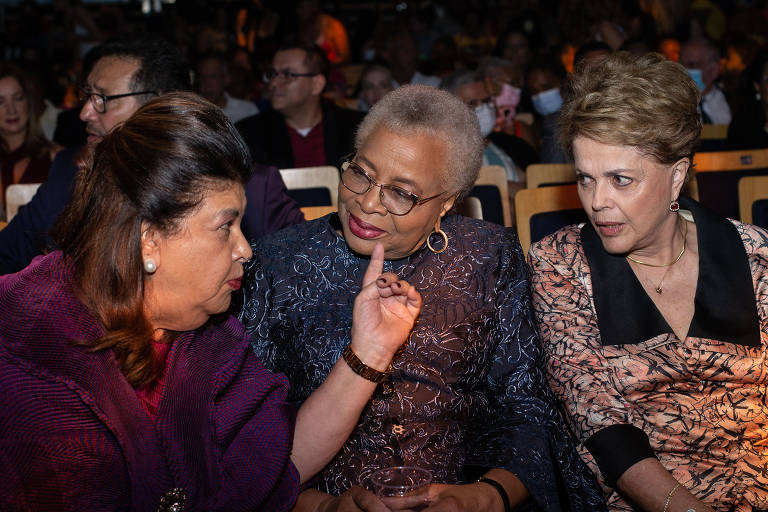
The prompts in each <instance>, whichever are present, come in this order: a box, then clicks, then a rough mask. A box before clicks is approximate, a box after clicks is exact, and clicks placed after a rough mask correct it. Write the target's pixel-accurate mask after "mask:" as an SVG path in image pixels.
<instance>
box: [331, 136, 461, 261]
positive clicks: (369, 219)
mask: <svg viewBox="0 0 768 512" xmlns="http://www.w3.org/2000/svg"><path fill="white" fill-rule="evenodd" d="M446 149H447V148H446V147H445V143H444V142H443V141H442V140H440V139H439V138H437V137H434V136H431V135H426V134H421V133H414V134H409V135H407V136H403V135H398V134H396V133H393V132H391V131H389V130H387V129H385V128H378V129H376V130H374V132H373V133H372V134H371V135H370V136H369V137H368V140H366V141H365V143H364V144H363V145H362V147H361V148H360V151H358V153H357V156H356V157H355V162H356V163H357V164H358V165H359V166H360V167H362V168H363V169H364V170H365V172H367V173H368V175H369V176H370V177H371V178H373V179H374V180H376V182H377V183H380V184H383V185H394V186H397V187H400V188H402V189H405V190H407V191H409V192H411V193H413V194H415V195H417V196H418V197H419V198H427V197H431V196H434V195H438V194H442V195H440V196H439V197H436V198H435V199H432V200H431V201H428V202H425V203H422V204H419V205H416V206H414V207H413V209H412V210H411V211H410V212H409V213H407V214H406V215H393V214H391V213H389V212H388V211H387V209H386V208H384V206H383V205H382V204H381V200H380V198H379V191H380V188H379V187H376V186H374V187H371V188H370V189H369V190H368V192H366V193H363V194H355V193H354V192H351V191H350V190H348V189H347V188H346V187H345V186H344V185H343V184H339V217H340V218H341V222H342V232H343V235H344V239H345V240H346V241H347V244H348V245H349V247H350V248H351V249H352V250H353V251H355V252H357V253H359V254H366V255H368V254H371V253H372V252H373V247H374V246H375V245H376V243H377V242H381V244H383V245H384V256H385V257H386V258H387V259H397V258H403V257H405V256H408V255H409V254H411V253H413V252H415V251H416V250H418V249H419V248H421V247H422V246H423V245H424V244H425V243H426V240H427V237H428V236H429V234H430V233H432V231H434V229H435V226H436V224H437V222H438V220H439V219H440V218H441V217H442V216H443V215H445V214H446V213H447V212H448V210H450V209H451V207H452V206H453V202H454V200H455V195H454V194H450V193H449V192H448V190H447V189H446V183H445V170H446V168H447V151H446Z"/></svg>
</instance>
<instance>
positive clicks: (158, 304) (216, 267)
mask: <svg viewBox="0 0 768 512" xmlns="http://www.w3.org/2000/svg"><path fill="white" fill-rule="evenodd" d="M244 211H245V191H244V190H243V187H242V186H241V185H240V184H237V183H216V184H214V185H212V186H211V188H210V191H209V192H208V193H207V194H206V196H205V197H204V199H203V201H202V203H201V205H200V206H199V207H198V208H197V209H196V210H195V211H194V212H193V213H192V214H191V215H189V216H187V217H186V218H185V219H183V220H182V221H181V229H180V230H179V231H178V232H176V233H174V234H172V235H169V236H165V235H162V234H158V233H157V232H154V231H152V230H151V229H150V230H149V231H146V232H145V234H144V235H143V236H142V257H143V259H144V261H146V260H147V258H152V259H153V260H154V262H155V264H156V266H157V270H156V271H155V272H154V273H153V274H151V275H149V276H148V277H147V279H146V287H145V302H146V304H147V308H148V310H149V318H150V321H151V322H152V325H153V326H154V327H155V328H163V329H171V330H177V331H186V330H190V329H195V328H197V327H199V326H201V325H203V324H204V323H205V322H206V321H207V320H208V318H209V317H210V316H211V315H214V314H216V313H222V312H224V311H226V310H227V308H228V307H229V302H230V299H231V296H232V292H233V291H235V290H238V289H239V288H240V283H241V280H242V276H243V261H244V260H246V259H249V258H250V257H251V249H250V246H249V245H248V242H247V241H246V239H245V237H244V236H243V233H242V232H241V231H240V220H241V219H242V216H243V212H244Z"/></svg>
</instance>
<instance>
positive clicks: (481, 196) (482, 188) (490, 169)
mask: <svg viewBox="0 0 768 512" xmlns="http://www.w3.org/2000/svg"><path fill="white" fill-rule="evenodd" d="M488 189H491V190H492V194H488V193H487V192H488ZM469 197H475V198H477V199H478V200H479V201H480V204H481V207H482V211H481V214H480V217H479V218H482V219H485V220H490V221H493V222H497V223H498V224H503V225H504V226H511V225H512V211H511V209H510V206H509V187H508V186H507V173H506V171H504V168H503V167H501V166H500V165H485V166H483V167H481V168H480V173H479V174H478V176H477V180H475V186H474V188H473V189H472V190H471V191H470V193H469V195H468V197H467V198H466V199H465V201H466V200H467V199H469Z"/></svg>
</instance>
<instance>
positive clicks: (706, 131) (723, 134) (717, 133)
mask: <svg viewBox="0 0 768 512" xmlns="http://www.w3.org/2000/svg"><path fill="white" fill-rule="evenodd" d="M701 138H702V139H705V140H710V139H727V138H728V125H727V124H703V125H701Z"/></svg>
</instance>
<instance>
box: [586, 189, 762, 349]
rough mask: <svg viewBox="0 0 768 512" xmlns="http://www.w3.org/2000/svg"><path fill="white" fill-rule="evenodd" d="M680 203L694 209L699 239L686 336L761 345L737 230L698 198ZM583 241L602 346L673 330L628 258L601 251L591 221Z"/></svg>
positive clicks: (748, 276) (745, 255)
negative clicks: (694, 282)
mask: <svg viewBox="0 0 768 512" xmlns="http://www.w3.org/2000/svg"><path fill="white" fill-rule="evenodd" d="M680 204H681V207H682V208H685V209H687V210H690V211H691V213H692V214H693V217H694V219H695V221H696V230H697V234H698V239H699V242H698V245H699V280H698V283H697V285H696V296H695V310H694V314H693V320H692V321H691V325H690V327H689V330H688V336H692V337H696V338H706V339H714V340H719V341H724V342H728V343H735V344H738V345H746V346H757V347H759V346H760V327H759V322H758V318H757V305H756V300H755V292H754V288H753V285H752V273H751V271H750V268H749V261H748V259H747V253H746V250H745V249H744V243H743V241H742V239H741V235H739V232H738V231H737V230H736V227H735V226H734V225H733V224H732V223H731V222H730V221H729V220H727V219H725V218H723V217H720V216H718V215H717V214H715V213H713V212H711V211H710V210H707V209H706V208H704V207H703V206H702V205H700V204H699V203H697V202H695V201H693V200H691V199H688V198H680ZM581 243H582V246H583V247H584V253H585V255H586V257H587V261H588V263H589V268H590V274H591V277H592V291H593V294H594V299H595V309H596V311H597V323H598V326H599V328H600V336H601V338H602V344H603V345H625V344H634V343H640V342H643V341H646V340H649V339H651V338H654V337H656V336H658V335H661V334H667V333H672V332H673V331H672V328H671V327H669V325H668V324H667V322H666V320H664V317H663V316H662V315H661V313H660V312H659V310H658V309H657V308H656V305H655V304H654V303H653V301H652V300H651V298H650V297H649V296H648V294H647V293H645V290H644V289H643V287H642V285H641V284H640V282H639V281H638V280H637V278H636V277H635V274H634V273H633V272H632V269H631V268H630V266H629V263H627V260H626V258H624V257H623V256H615V255H612V254H609V253H607V252H605V250H603V244H602V242H601V241H600V237H599V236H598V235H597V233H596V232H595V229H594V228H593V227H592V225H591V224H590V223H587V224H585V225H584V227H583V228H582V230H581Z"/></svg>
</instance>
